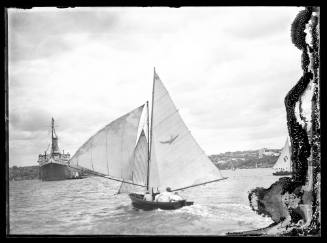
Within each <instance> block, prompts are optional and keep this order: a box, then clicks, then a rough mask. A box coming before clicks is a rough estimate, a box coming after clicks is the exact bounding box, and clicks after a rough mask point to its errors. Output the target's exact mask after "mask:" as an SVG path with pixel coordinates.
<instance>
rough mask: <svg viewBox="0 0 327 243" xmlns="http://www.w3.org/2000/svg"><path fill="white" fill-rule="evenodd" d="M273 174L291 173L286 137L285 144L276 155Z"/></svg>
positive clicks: (289, 150) (289, 152)
mask: <svg viewBox="0 0 327 243" xmlns="http://www.w3.org/2000/svg"><path fill="white" fill-rule="evenodd" d="M273 169H274V172H273V175H291V174H292V168H291V149H290V146H289V143H288V138H287V139H286V142H285V145H284V147H283V149H282V151H281V153H280V156H279V157H278V160H277V162H276V163H275V165H274V166H273Z"/></svg>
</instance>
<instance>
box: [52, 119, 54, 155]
mask: <svg viewBox="0 0 327 243" xmlns="http://www.w3.org/2000/svg"><path fill="white" fill-rule="evenodd" d="M53 129H54V119H53V117H52V120H51V156H52V153H53Z"/></svg>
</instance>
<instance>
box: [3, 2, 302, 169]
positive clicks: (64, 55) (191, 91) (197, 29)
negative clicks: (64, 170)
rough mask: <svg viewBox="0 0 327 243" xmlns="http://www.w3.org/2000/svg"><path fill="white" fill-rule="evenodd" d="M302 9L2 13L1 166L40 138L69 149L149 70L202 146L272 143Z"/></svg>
mask: <svg viewBox="0 0 327 243" xmlns="http://www.w3.org/2000/svg"><path fill="white" fill-rule="evenodd" d="M300 10H302V8H300V7H182V8H168V7H146V8H142V7H124V8H121V7H120V8H119V7H109V8H105V7H99V8H95V7H89V8H69V9H62V8H61V9H57V8H33V9H29V10H22V9H14V8H11V9H9V10H8V76H9V79H8V85H9V100H8V104H9V110H8V113H9V166H13V165H16V166H28V165H37V159H38V155H39V154H40V153H44V151H45V150H46V149H47V147H48V145H49V144H50V142H51V141H50V140H51V134H50V131H51V129H50V123H51V117H54V119H55V123H56V132H57V135H58V136H59V148H60V149H61V150H65V152H69V153H70V154H71V155H73V154H74V153H75V152H76V151H77V149H78V148H79V147H80V146H81V145H82V144H83V143H84V142H85V141H86V140H87V139H88V138H89V137H90V136H92V135H93V134H94V133H96V132H97V131H98V130H99V129H101V128H103V127H104V126H105V125H107V124H108V123H110V122H111V121H113V120H114V119H116V118H118V117H119V116H122V115H124V114H126V113H127V112H129V111H131V110H133V109H135V108H136V107H138V106H140V105H142V104H144V103H145V102H146V101H147V100H149V101H151V92H152V90H151V89H152V81H153V68H154V67H155V68H156V72H157V74H158V75H159V77H160V78H161V80H162V82H163V83H164V85H165V86H166V88H167V90H168V92H169V93H170V95H171V97H172V99H173V100H174V102H175V104H176V106H177V108H178V109H179V112H180V114H181V116H182V118H183V120H184V121H185V123H186V125H187V126H188V128H189V130H190V131H191V133H192V134H193V136H194V138H195V139H196V141H197V142H198V144H199V145H200V146H201V147H202V149H203V150H204V151H205V152H206V153H207V154H208V155H211V154H218V153H223V152H227V151H239V150H255V149H260V148H263V147H266V148H281V147H282V146H283V145H284V142H285V140H286V137H287V135H288V132H287V125H286V111H285V106H284V97H285V95H286V94H287V92H288V91H289V90H290V89H291V88H292V87H293V86H294V84H295V83H296V82H297V81H298V79H299V78H300V77H301V75H302V69H301V52H300V50H298V49H297V48H296V47H295V46H294V45H293V44H292V42H291V37H290V27H291V24H292V21H293V20H294V18H295V16H296V14H297V13H298V12H299V11H300Z"/></svg>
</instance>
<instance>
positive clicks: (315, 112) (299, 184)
mask: <svg viewBox="0 0 327 243" xmlns="http://www.w3.org/2000/svg"><path fill="white" fill-rule="evenodd" d="M319 13H320V12H319V8H318V7H307V8H306V9H305V10H302V11H301V12H299V14H298V15H297V16H296V18H295V20H294V21H293V24H292V26H291V39H292V42H293V44H294V45H295V46H296V47H297V48H299V49H300V50H302V69H303V75H302V77H301V78H300V79H299V81H298V82H297V83H296V84H295V85H294V87H293V88H292V89H291V90H290V91H289V92H288V94H287V95H286V97H285V108H286V113H287V127H288V132H289V136H290V140H291V145H292V155H291V160H292V169H293V175H292V177H291V178H280V179H279V180H278V181H277V182H275V183H274V184H272V185H271V186H270V187H269V188H267V189H265V188H255V189H253V190H252V191H251V192H250V193H249V201H250V206H251V208H252V209H253V210H254V211H255V212H257V213H258V214H261V215H266V216H269V217H271V218H272V219H273V221H274V223H273V224H272V225H271V226H269V227H267V228H264V229H258V230H254V231H248V232H240V233H234V234H233V235H292V236H299V235H320V224H321V220H320V202H321V201H320V163H321V160H320V97H319V89H320V85H319V82H320V77H319V67H320V65H319V49H320V48H319V36H320V32H319ZM305 103H309V104H311V105H310V106H309V108H304V107H303V105H304V104H305Z"/></svg>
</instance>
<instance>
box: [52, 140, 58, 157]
mask: <svg viewBox="0 0 327 243" xmlns="http://www.w3.org/2000/svg"><path fill="white" fill-rule="evenodd" d="M52 153H56V154H60V150H59V146H58V138H57V137H56V138H52Z"/></svg>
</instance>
